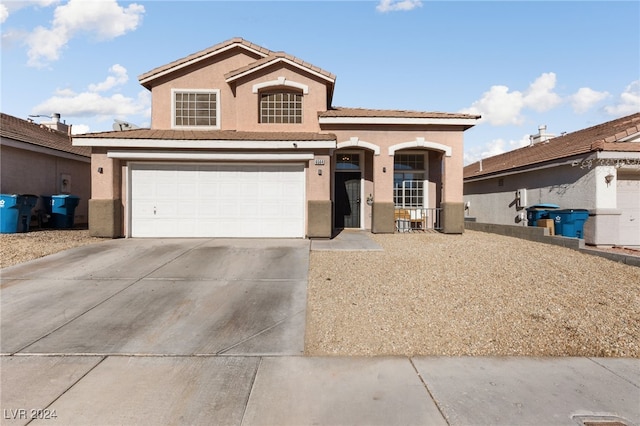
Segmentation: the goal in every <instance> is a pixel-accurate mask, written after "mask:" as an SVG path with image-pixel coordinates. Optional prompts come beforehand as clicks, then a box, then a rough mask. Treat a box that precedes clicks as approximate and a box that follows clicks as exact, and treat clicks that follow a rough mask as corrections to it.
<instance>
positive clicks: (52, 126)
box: [0, 114, 91, 225]
mask: <svg viewBox="0 0 640 426" xmlns="http://www.w3.org/2000/svg"><path fill="white" fill-rule="evenodd" d="M0 116H1V123H0V192H1V193H3V194H31V195H37V196H41V195H47V196H48V195H59V194H72V195H75V196H78V197H79V198H80V202H79V204H78V206H77V207H76V208H75V211H74V224H80V225H82V224H85V225H86V224H87V222H88V208H87V206H88V200H89V198H90V196H91V149H90V148H87V147H83V146H73V145H72V144H71V137H70V135H69V130H70V126H67V125H66V124H64V123H61V122H60V115H59V114H54V115H53V121H52V122H50V123H42V124H36V123H34V122H32V121H27V120H22V119H20V118H17V117H13V116H11V115H7V114H0ZM42 203H43V201H42V199H41V198H39V199H38V203H37V204H36V207H35V209H34V212H35V211H38V210H40V211H42V210H43V207H44V206H43V205H42Z"/></svg>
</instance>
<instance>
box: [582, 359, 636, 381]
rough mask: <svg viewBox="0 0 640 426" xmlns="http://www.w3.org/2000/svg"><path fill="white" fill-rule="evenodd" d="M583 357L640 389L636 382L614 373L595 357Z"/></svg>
mask: <svg viewBox="0 0 640 426" xmlns="http://www.w3.org/2000/svg"><path fill="white" fill-rule="evenodd" d="M585 358H587V359H588V360H589V361H591V362H593V363H595V364H596V365H598V366H600V367H602V368H604V369H605V370H607V371H608V372H609V373H611V374H613V375H614V376H616V377H619V378H621V379H622V380H624V381H625V382H627V383H629V384H631V385H632V386H633V387H635V388H638V389H640V386H638V385H637V384H635V383H633V382H632V381H631V380H629V379H627V378H626V377H624V376H621V375H620V374H618V373H616V372H615V371H613V370H611V369H610V368H608V367H607V366H606V365H602V364H600V363H599V362H598V361H596V359H594V358H591V357H585Z"/></svg>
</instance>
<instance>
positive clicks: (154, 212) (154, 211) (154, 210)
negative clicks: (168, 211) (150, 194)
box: [153, 206, 156, 215]
mask: <svg viewBox="0 0 640 426" xmlns="http://www.w3.org/2000/svg"><path fill="white" fill-rule="evenodd" d="M153 214H154V215H155V214H156V207H155V206H153Z"/></svg>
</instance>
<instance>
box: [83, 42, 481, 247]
mask: <svg viewBox="0 0 640 426" xmlns="http://www.w3.org/2000/svg"><path fill="white" fill-rule="evenodd" d="M139 81H140V83H141V84H142V85H143V86H144V87H145V88H147V89H149V90H150V91H151V95H152V116H151V128H149V129H134V130H127V131H122V132H104V133H93V134H86V135H81V136H75V137H74V138H73V143H74V145H78V146H89V147H91V148H92V173H93V180H92V197H91V200H90V202H89V210H90V211H89V224H90V230H91V233H92V234H93V235H97V236H105V237H120V236H131V237H293V238H304V237H308V238H328V237H331V236H332V234H333V233H334V230H335V229H341V228H357V229H369V230H371V231H372V232H376V233H385V232H394V231H395V230H396V226H397V217H398V215H397V210H398V208H400V207H403V208H406V209H407V210H411V209H413V210H412V214H413V217H412V219H416V218H417V216H420V220H422V221H423V222H422V223H420V224H419V225H418V226H420V227H422V226H433V224H434V220H435V219H434V218H433V215H435V212H436V209H438V213H439V212H440V210H441V213H442V216H441V217H439V218H438V222H439V225H441V228H442V229H443V231H444V232H447V233H461V232H463V229H464V209H463V203H462V170H463V152H462V151H463V132H464V131H465V130H466V129H469V128H470V127H472V126H473V125H475V123H476V121H477V119H478V118H479V117H478V116H474V115H466V114H455V113H441V112H414V111H386V110H368V109H352V108H335V107H332V97H333V93H334V87H335V82H336V77H335V75H333V74H331V73H330V72H327V71H325V70H323V69H321V68H318V67H316V66H314V65H311V64H309V63H307V62H304V61H303V60H300V59H298V58H296V57H294V56H291V55H289V54H286V53H282V52H273V51H271V50H268V49H265V48H264V47H261V46H257V45H255V44H253V43H250V42H248V41H246V40H244V39H241V38H235V39H231V40H228V41H225V42H223V43H220V44H217V45H215V46H213V47H211V48H208V49H205V50H203V51H200V52H197V53H194V54H192V55H189V56H187V57H185V58H182V59H178V60H176V61H174V62H172V63H169V64H167V65H164V66H161V67H158V68H155V69H153V70H151V71H149V72H147V73H145V74H142V75H141V76H140V77H139ZM428 209H430V210H428ZM430 212H431V213H432V217H431V218H430V219H429V218H428V217H426V216H428V214H429V213H430ZM429 220H430V221H429Z"/></svg>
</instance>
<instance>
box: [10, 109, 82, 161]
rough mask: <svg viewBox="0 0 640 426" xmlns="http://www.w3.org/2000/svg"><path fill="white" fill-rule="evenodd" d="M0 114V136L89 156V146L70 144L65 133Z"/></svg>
mask: <svg viewBox="0 0 640 426" xmlns="http://www.w3.org/2000/svg"><path fill="white" fill-rule="evenodd" d="M0 115H1V123H0V136H2V137H3V138H7V139H13V140H16V141H20V142H25V143H30V144H33V145H38V146H42V147H45V148H50V149H55V150H57V151H62V152H68V153H71V154H77V155H81V156H83V157H90V156H91V148H89V147H86V146H73V145H71V138H70V137H69V135H67V134H66V133H63V132H59V131H57V130H53V129H50V128H48V127H46V126H40V125H39V124H36V123H32V122H29V121H27V120H22V119H21V118H18V117H14V116H12V115H8V114H4V113H0Z"/></svg>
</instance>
